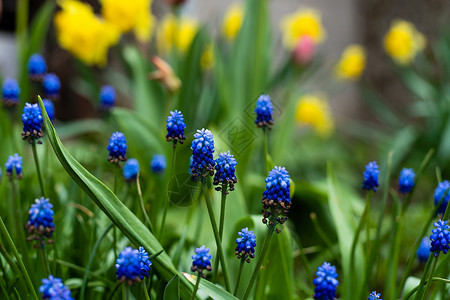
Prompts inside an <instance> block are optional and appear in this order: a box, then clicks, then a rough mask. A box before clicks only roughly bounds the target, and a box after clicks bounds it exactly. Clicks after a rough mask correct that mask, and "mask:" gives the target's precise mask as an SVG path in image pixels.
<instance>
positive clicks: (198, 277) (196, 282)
mask: <svg viewBox="0 0 450 300" xmlns="http://www.w3.org/2000/svg"><path fill="white" fill-rule="evenodd" d="M200 279H202V275H200V274H198V276H197V280H196V281H195V286H194V291H193V292H192V295H191V300H194V299H195V296H196V295H197V291H198V286H199V285H200Z"/></svg>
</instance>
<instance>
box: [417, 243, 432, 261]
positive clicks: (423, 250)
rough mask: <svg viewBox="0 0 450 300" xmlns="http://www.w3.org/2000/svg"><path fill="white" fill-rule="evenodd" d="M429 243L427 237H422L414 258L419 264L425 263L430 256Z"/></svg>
mask: <svg viewBox="0 0 450 300" xmlns="http://www.w3.org/2000/svg"><path fill="white" fill-rule="evenodd" d="M430 249H431V241H430V239H429V238H428V237H424V238H423V239H422V241H421V242H420V245H419V248H417V252H416V256H417V259H418V260H419V261H420V262H421V263H426V262H427V260H428V257H429V256H430Z"/></svg>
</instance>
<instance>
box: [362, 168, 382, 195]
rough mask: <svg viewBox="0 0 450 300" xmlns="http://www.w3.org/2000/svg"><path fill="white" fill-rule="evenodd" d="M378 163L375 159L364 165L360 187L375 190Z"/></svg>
mask: <svg viewBox="0 0 450 300" xmlns="http://www.w3.org/2000/svg"><path fill="white" fill-rule="evenodd" d="M379 173H380V171H378V165H377V162H376V161H371V162H369V163H368V164H367V165H366V170H365V171H364V182H363V184H362V188H363V189H365V190H373V191H374V192H376V191H377V187H378V175H379Z"/></svg>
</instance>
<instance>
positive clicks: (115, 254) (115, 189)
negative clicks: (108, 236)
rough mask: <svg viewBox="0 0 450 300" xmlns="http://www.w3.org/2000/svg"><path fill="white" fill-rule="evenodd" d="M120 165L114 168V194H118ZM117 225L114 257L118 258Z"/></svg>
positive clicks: (114, 232) (114, 230)
mask: <svg viewBox="0 0 450 300" xmlns="http://www.w3.org/2000/svg"><path fill="white" fill-rule="evenodd" d="M118 173H119V166H116V169H115V170H114V194H115V195H117V186H118V181H119V175H118ZM116 230H117V229H116V226H114V225H113V252H114V257H115V258H117V237H116V234H117V231H116Z"/></svg>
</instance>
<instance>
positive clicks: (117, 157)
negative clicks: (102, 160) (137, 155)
mask: <svg viewBox="0 0 450 300" xmlns="http://www.w3.org/2000/svg"><path fill="white" fill-rule="evenodd" d="M127 147H128V146H127V140H126V139H125V135H124V134H123V133H122V132H118V131H116V132H114V133H113V134H112V136H111V138H110V139H109V144H108V147H107V148H106V149H107V150H108V151H109V157H108V161H109V162H110V163H112V164H118V163H119V161H126V160H127V157H126V154H127Z"/></svg>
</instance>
